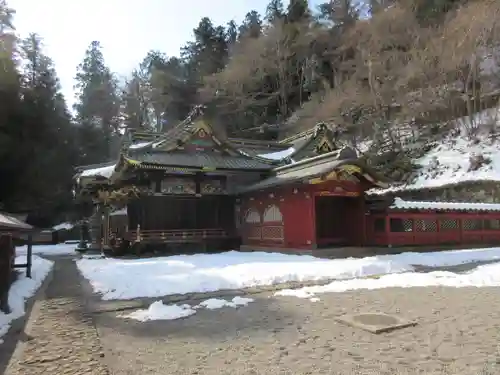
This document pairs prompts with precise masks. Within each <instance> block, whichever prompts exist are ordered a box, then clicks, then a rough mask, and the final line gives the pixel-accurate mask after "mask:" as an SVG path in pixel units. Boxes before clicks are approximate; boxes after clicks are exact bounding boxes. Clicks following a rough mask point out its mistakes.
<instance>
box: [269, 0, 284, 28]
mask: <svg viewBox="0 0 500 375" xmlns="http://www.w3.org/2000/svg"><path fill="white" fill-rule="evenodd" d="M284 17H285V7H284V5H283V1H282V0H271V1H270V2H269V4H268V5H267V8H266V16H265V20H266V21H267V22H269V23H274V22H276V21H278V20H281V19H283V18H284Z"/></svg>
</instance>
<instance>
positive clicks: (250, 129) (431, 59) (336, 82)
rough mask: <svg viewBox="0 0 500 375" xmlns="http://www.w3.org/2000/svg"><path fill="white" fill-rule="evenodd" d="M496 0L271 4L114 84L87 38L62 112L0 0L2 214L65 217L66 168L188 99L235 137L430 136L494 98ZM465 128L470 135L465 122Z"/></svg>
mask: <svg viewBox="0 0 500 375" xmlns="http://www.w3.org/2000/svg"><path fill="white" fill-rule="evenodd" d="M499 3H500V2H499V1H495V0H476V1H475V0H469V1H466V0H366V1H355V0H331V1H326V2H325V3H324V4H322V5H320V6H319V7H317V8H314V9H311V8H310V7H309V6H308V3H307V1H306V0H291V1H290V2H289V4H288V3H287V6H284V4H283V2H282V1H281V0H271V1H270V3H269V5H268V7H267V10H266V12H265V13H264V14H260V13H259V12H257V11H256V10H251V9H249V11H248V13H247V15H246V17H245V19H244V21H243V22H242V23H241V24H237V23H236V22H234V21H232V20H227V24H224V25H216V24H214V23H213V22H212V21H211V20H210V19H209V18H203V19H201V20H200V22H199V24H198V25H197V26H196V25H194V26H196V27H195V28H194V30H193V39H192V40H191V41H186V44H185V46H184V47H183V48H182V50H181V51H180V52H179V55H178V56H166V55H165V54H164V53H163V52H162V51H151V52H150V53H148V55H147V56H145V57H144V60H143V62H142V63H141V64H140V65H139V66H138V67H137V68H136V69H135V70H134V71H133V72H131V73H130V76H129V77H128V79H127V80H126V82H124V83H123V82H121V81H119V80H118V79H117V76H116V74H115V73H114V72H112V71H111V70H110V68H109V67H108V66H107V64H106V62H105V60H104V56H103V52H102V48H101V46H100V44H99V41H94V42H92V43H91V44H90V45H89V47H88V49H87V51H85V53H84V59H83V61H82V62H81V64H80V65H79V66H78V69H77V74H76V82H77V85H76V87H75V91H76V96H77V100H76V104H75V106H74V108H67V106H66V102H65V98H64V97H63V96H62V95H61V91H60V85H59V81H58V78H57V72H56V70H55V67H54V65H53V63H52V61H51V59H50V56H47V55H45V53H44V49H43V36H40V35H36V34H33V35H30V36H29V37H27V38H24V39H22V38H19V37H18V36H17V35H16V32H15V25H14V24H13V14H14V10H13V9H10V8H9V6H8V4H7V3H6V1H5V0H0V34H1V44H0V48H1V51H0V52H1V54H0V59H1V61H0V62H1V65H0V67H1V71H0V73H1V76H0V96H1V102H0V181H1V183H0V205H1V207H0V210H6V211H11V212H30V213H31V215H30V217H31V219H30V220H31V221H32V223H34V224H35V225H41V226H45V225H49V224H50V223H51V222H54V221H56V220H59V219H61V218H62V216H64V215H65V213H66V212H68V210H70V208H71V198H72V194H71V177H72V175H73V173H74V166H75V165H86V164H94V163H99V162H103V161H107V160H111V159H113V158H115V157H116V156H117V153H118V149H119V143H120V135H121V134H122V133H123V130H124V129H125V128H144V129H154V130H157V131H163V130H166V129H168V128H169V127H170V126H172V125H173V124H175V123H177V122H178V121H180V120H182V119H184V118H185V117H186V115H187V114H188V113H189V111H190V110H191V109H192V108H193V106H194V105H197V104H203V105H205V108H206V110H205V114H206V116H208V117H209V118H210V120H211V121H212V122H213V123H216V124H217V126H218V127H222V128H224V129H225V130H226V132H227V133H228V134H231V135H233V136H237V137H261V138H262V137H264V138H265V137H271V135H270V134H271V133H270V132H266V131H265V130H266V129H269V128H272V129H274V130H276V131H277V132H278V133H279V135H280V137H284V136H287V135H291V134H294V133H296V132H299V131H302V130H306V129H308V128H311V127H312V126H314V125H315V124H316V123H318V122H326V123H329V124H334V125H335V126H337V127H338V129H339V133H340V134H341V135H342V137H344V139H346V141H348V142H351V143H354V144H355V145H356V144H357V143H359V142H361V141H363V140H366V139H370V140H371V141H372V142H371V143H370V144H371V149H370V150H372V152H373V150H379V149H380V148H381V147H382V146H384V147H389V149H391V150H393V151H394V150H399V149H401V148H404V147H406V146H407V145H408V144H415V142H422V139H424V140H425V137H428V136H433V137H435V136H436V135H437V136H439V134H441V132H444V131H445V130H446V131H449V130H450V129H449V126H448V125H447V124H448V121H449V120H450V119H452V118H456V117H463V116H466V115H471V114H473V113H475V112H478V111H480V110H482V109H484V108H486V107H493V106H496V104H497V100H498V89H500V70H498V69H497V67H499V66H500V60H498V58H497V57H500V53H497V52H500V51H498V45H499V42H500V34H499V31H500V28H499V25H498V22H499V21H498V20H500V4H499ZM143 6H146V4H145V5H143ZM156 27H158V32H159V33H161V32H162V31H161V26H156ZM165 37H166V38H172V37H175V36H173V35H165ZM83 52H84V51H82V55H83ZM497 55H498V56H497ZM470 118H472V117H470ZM462 125H463V126H464V127H465V129H466V132H467V134H468V136H470V137H474V133H475V131H476V129H475V128H476V127H475V123H474V122H473V121H470V122H466V123H462ZM491 131H492V133H495V132H496V124H492V129H491ZM272 134H276V132H274V133H272ZM273 136H275V135H273ZM419 145H421V143H419ZM419 147H420V146H419ZM375 153H376V152H375ZM405 155H407V154H405ZM407 157H408V156H407ZM409 157H411V156H409ZM387 160H389V161H390V162H393V161H395V160H396V161H397V160H399V159H398V157H395V158H394V157H392V158H389V159H387Z"/></svg>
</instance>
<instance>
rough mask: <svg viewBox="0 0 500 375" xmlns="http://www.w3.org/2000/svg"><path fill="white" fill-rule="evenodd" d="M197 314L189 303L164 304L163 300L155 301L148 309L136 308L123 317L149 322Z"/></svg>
mask: <svg viewBox="0 0 500 375" xmlns="http://www.w3.org/2000/svg"><path fill="white" fill-rule="evenodd" d="M193 314H196V310H194V309H193V308H191V306H189V305H188V304H184V305H164V304H163V302H162V301H156V302H153V303H152V304H151V305H150V306H149V307H148V308H147V309H141V310H136V311H134V312H132V313H130V314H127V315H123V316H122V318H126V319H127V318H128V319H134V320H139V321H140V322H147V321H149V320H174V319H179V318H185V317H186V316H190V315H193Z"/></svg>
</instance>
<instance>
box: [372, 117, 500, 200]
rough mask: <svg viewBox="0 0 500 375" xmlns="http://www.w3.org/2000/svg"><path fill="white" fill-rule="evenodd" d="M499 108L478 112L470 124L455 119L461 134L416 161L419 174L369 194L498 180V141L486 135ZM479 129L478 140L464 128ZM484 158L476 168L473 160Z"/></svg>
mask: <svg viewBox="0 0 500 375" xmlns="http://www.w3.org/2000/svg"><path fill="white" fill-rule="evenodd" d="M498 113H499V111H498V109H495V110H486V111H483V112H481V113H479V114H478V115H477V116H476V117H475V118H474V120H473V122H470V121H469V120H468V119H467V118H462V119H458V120H456V123H457V126H459V127H460V128H462V129H463V130H462V131H461V135H459V136H456V137H454V136H452V135H448V136H447V137H445V138H444V139H443V140H442V141H441V142H440V143H439V144H438V145H436V146H435V147H434V148H433V149H431V150H430V151H429V152H428V153H427V154H426V155H424V156H423V157H421V158H419V159H417V160H416V161H415V164H417V165H419V166H421V169H420V170H419V171H418V175H417V176H416V178H415V179H414V180H413V181H412V182H411V183H407V184H403V185H399V186H393V187H390V188H388V189H372V190H370V191H369V192H368V193H369V194H384V193H387V192H390V191H402V190H419V189H428V188H440V187H446V186H449V185H455V184H458V183H464V182H472V181H500V139H499V140H498V141H494V140H492V139H491V137H490V136H489V133H488V125H491V124H492V123H496V124H497V126H500V122H499V121H498ZM471 125H472V126H474V127H477V128H478V135H477V140H471V139H470V137H467V136H466V131H465V127H470V126H471ZM478 157H482V158H484V163H481V165H480V167H478V168H476V167H475V166H474V165H471V163H472V164H474V163H475V162H474V160H477V158H478Z"/></svg>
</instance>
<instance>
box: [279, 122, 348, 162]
mask: <svg viewBox="0 0 500 375" xmlns="http://www.w3.org/2000/svg"><path fill="white" fill-rule="evenodd" d="M282 142H286V143H292V144H293V148H294V149H295V151H294V152H293V153H292V154H291V155H290V156H289V158H290V159H291V160H295V161H299V160H303V159H306V158H310V157H314V156H317V155H322V154H326V153H328V152H331V151H335V150H338V149H339V148H341V145H340V144H338V143H337V140H336V135H335V132H334V131H333V130H332V129H331V128H330V127H329V126H328V125H326V124H324V123H320V124H317V125H316V126H315V127H314V128H313V129H310V130H308V131H306V132H303V133H301V134H299V135H298V136H297V137H290V138H288V139H285V140H283V141H282Z"/></svg>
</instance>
